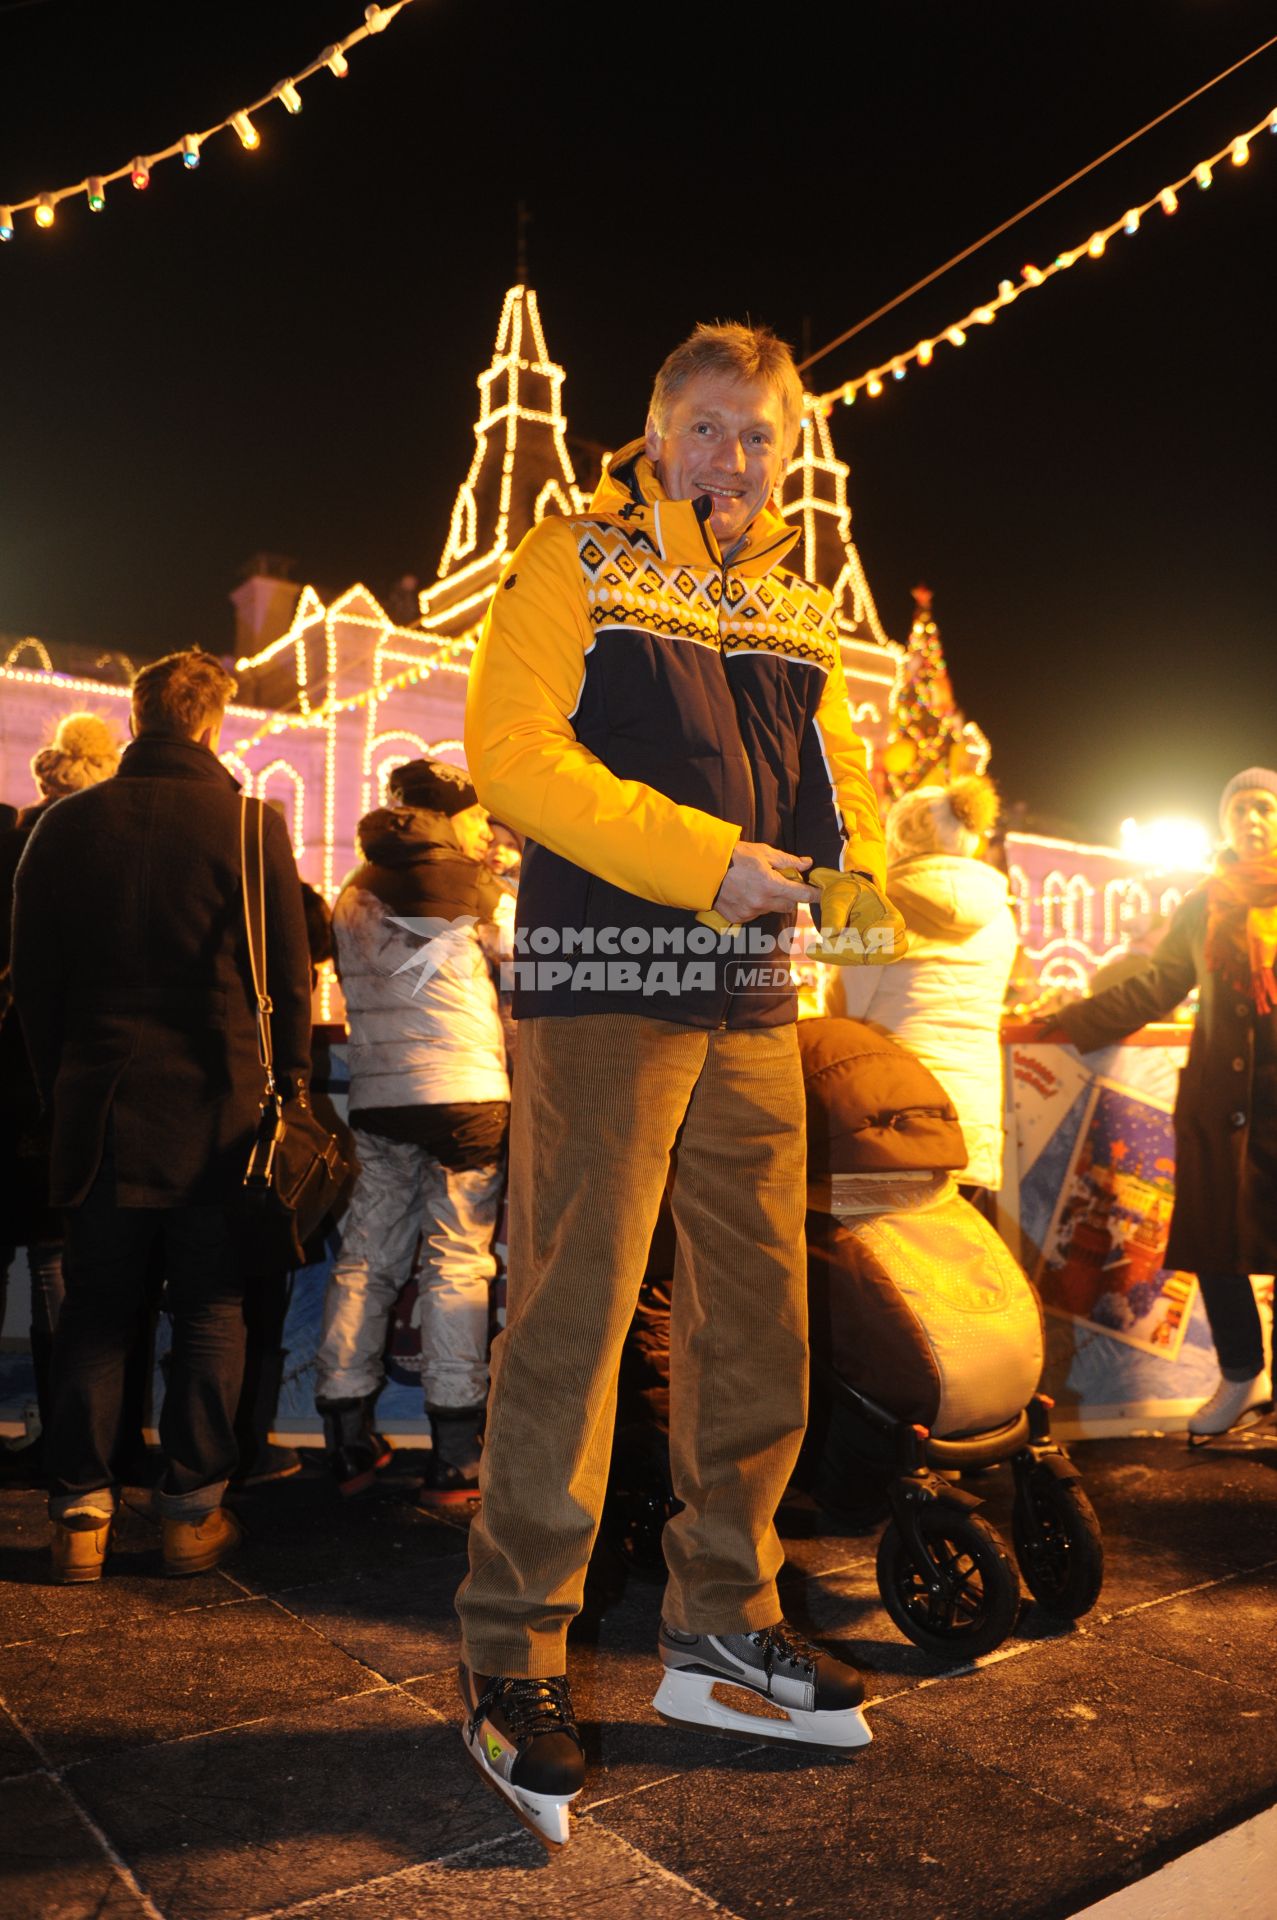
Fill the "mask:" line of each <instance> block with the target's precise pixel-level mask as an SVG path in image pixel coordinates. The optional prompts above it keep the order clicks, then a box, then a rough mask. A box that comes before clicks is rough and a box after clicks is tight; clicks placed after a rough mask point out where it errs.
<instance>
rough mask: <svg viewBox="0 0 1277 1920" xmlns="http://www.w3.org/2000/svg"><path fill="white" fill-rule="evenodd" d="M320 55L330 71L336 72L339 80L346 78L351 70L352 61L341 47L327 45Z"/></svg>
mask: <svg viewBox="0 0 1277 1920" xmlns="http://www.w3.org/2000/svg"><path fill="white" fill-rule="evenodd" d="M319 57H320V59H321V60H322V61H323V63H324V65H325V66H326V67H327V69H328V71H329V73H335V74H336V75H337V78H338V79H339V80H344V79H345V78H346V75H347V74H348V73H349V72H350V62H349V60H347V58H346V56H345V54H344V53H343V52H342V50H341V48H340V47H325V48H324V51H323V52H322V53H321V54H320V56H319Z"/></svg>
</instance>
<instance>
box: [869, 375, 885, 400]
mask: <svg viewBox="0 0 1277 1920" xmlns="http://www.w3.org/2000/svg"><path fill="white" fill-rule="evenodd" d="M865 390H866V392H867V393H869V394H870V396H871V397H872V398H873V399H875V400H876V399H877V398H878V395H879V394H880V393H881V392H882V381H881V380H880V379H879V378H878V376H877V374H876V373H871V374H870V376H869V378H868V380H867V381H866V382H865Z"/></svg>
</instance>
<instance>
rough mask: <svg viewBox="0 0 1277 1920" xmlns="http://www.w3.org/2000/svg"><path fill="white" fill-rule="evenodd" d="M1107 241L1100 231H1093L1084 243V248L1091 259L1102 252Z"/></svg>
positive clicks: (1097, 257) (1096, 257) (1097, 256)
mask: <svg viewBox="0 0 1277 1920" xmlns="http://www.w3.org/2000/svg"><path fill="white" fill-rule="evenodd" d="M1106 245H1107V242H1106V240H1105V238H1104V235H1103V234H1102V233H1093V234H1092V235H1091V237H1090V239H1089V240H1088V241H1087V243H1086V250H1087V252H1088V253H1089V254H1090V256H1091V258H1092V260H1098V259H1099V258H1100V256H1101V255H1102V254H1103V252H1104V248H1105V246H1106Z"/></svg>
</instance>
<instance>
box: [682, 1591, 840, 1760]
mask: <svg viewBox="0 0 1277 1920" xmlns="http://www.w3.org/2000/svg"><path fill="white" fill-rule="evenodd" d="M660 1649H661V1660H662V1662H663V1664H664V1667H665V1677H664V1679H663V1680H662V1681H661V1684H660V1686H659V1687H658V1688H657V1691H656V1698H655V1699H654V1700H653V1702H652V1705H653V1706H654V1707H655V1709H656V1711H657V1712H658V1713H659V1714H660V1716H661V1718H662V1720H670V1721H674V1722H676V1723H677V1724H678V1725H679V1726H684V1727H709V1728H711V1729H712V1730H713V1731H715V1732H717V1733H735V1734H744V1735H745V1736H746V1737H747V1738H749V1739H751V1740H775V1741H788V1740H798V1741H802V1742H804V1743H805V1744H807V1745H809V1746H816V1747H842V1748H849V1747H864V1746H867V1745H868V1744H869V1742H870V1741H871V1740H872V1739H873V1735H872V1734H871V1733H870V1731H869V1728H868V1726H867V1725H866V1723H865V1717H864V1715H863V1713H861V1711H860V1706H861V1702H862V1701H863V1700H864V1697H865V1689H864V1684H863V1682H862V1681H861V1678H860V1675H859V1674H858V1673H857V1672H856V1670H855V1668H854V1667H849V1666H846V1665H845V1664H844V1663H843V1662H842V1661H841V1660H835V1659H834V1657H833V1655H832V1654H829V1653H822V1652H821V1650H820V1648H819V1647H814V1646H812V1644H811V1642H810V1641H808V1640H804V1639H803V1637H802V1635H801V1634H799V1633H796V1632H795V1631H794V1629H793V1628H792V1627H790V1626H787V1625H786V1623H785V1622H784V1621H783V1620H779V1621H777V1623H776V1625H775V1626H774V1627H767V1628H765V1629H764V1630H763V1631H761V1632H759V1633H728V1634H719V1633H699V1634H698V1633H683V1632H681V1631H680V1630H679V1629H678V1628H677V1627H670V1626H667V1625H666V1624H665V1622H664V1621H662V1622H661V1635H660ZM724 1682H726V1683H727V1684H728V1685H729V1686H735V1687H748V1688H749V1690H750V1691H751V1692H752V1693H756V1694H758V1696H759V1697H760V1699H763V1700H766V1701H768V1702H769V1703H770V1704H771V1705H772V1706H773V1707H779V1708H781V1709H782V1710H783V1712H784V1714H785V1718H784V1719H783V1720H781V1719H772V1718H771V1717H766V1718H764V1716H763V1715H762V1714H757V1713H744V1712H741V1711H740V1710H738V1709H737V1708H735V1707H729V1706H728V1705H727V1704H726V1702H725V1701H722V1700H718V1699H716V1698H715V1697H714V1688H715V1687H716V1686H720V1685H722V1684H723V1683H724Z"/></svg>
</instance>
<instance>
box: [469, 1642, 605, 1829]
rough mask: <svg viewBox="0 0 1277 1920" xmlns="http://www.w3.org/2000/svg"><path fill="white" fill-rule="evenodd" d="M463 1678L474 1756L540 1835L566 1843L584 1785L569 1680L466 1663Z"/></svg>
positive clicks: (470, 1750) (480, 1767) (471, 1748)
mask: <svg viewBox="0 0 1277 1920" xmlns="http://www.w3.org/2000/svg"><path fill="white" fill-rule="evenodd" d="M458 1679H459V1681H460V1685H461V1699H462V1704H463V1705H464V1707H465V1710H466V1719H465V1724H464V1726H463V1727H462V1729H461V1737H462V1739H463V1740H464V1741H465V1743H466V1750H467V1751H468V1753H469V1755H470V1758H471V1759H472V1760H473V1761H474V1763H475V1765H476V1766H477V1767H478V1769H479V1771H480V1772H481V1773H482V1774H484V1775H485V1776H486V1778H487V1779H488V1780H489V1781H490V1782H491V1783H492V1785H493V1786H494V1787H495V1788H496V1789H497V1791H498V1792H499V1793H502V1794H504V1796H505V1798H506V1799H507V1800H508V1801H509V1802H510V1805H511V1806H512V1807H513V1808H514V1811H515V1813H516V1814H517V1815H518V1816H519V1819H520V1820H522V1822H523V1824H524V1826H525V1827H528V1828H530V1829H531V1831H532V1832H533V1833H535V1834H536V1836H537V1838H538V1839H539V1840H541V1841H543V1842H544V1843H545V1845H546V1846H547V1847H549V1848H551V1849H552V1850H553V1849H554V1848H557V1847H562V1846H565V1845H566V1844H567V1840H568V1832H569V1828H568V1808H569V1807H570V1806H571V1804H572V1802H573V1801H574V1800H575V1799H576V1796H577V1794H578V1793H580V1791H581V1788H582V1787H583V1786H584V1785H585V1754H584V1752H583V1751H582V1748H581V1736H580V1734H579V1733H578V1732H577V1730H576V1722H575V1721H574V1720H573V1718H572V1696H571V1694H570V1693H569V1692H568V1683H567V1680H566V1679H565V1678H563V1677H562V1676H561V1675H560V1676H558V1677H556V1678H555V1679H552V1680H517V1679H512V1678H510V1677H509V1676H508V1675H506V1674H500V1673H498V1674H492V1675H489V1674H483V1673H471V1671H470V1669H469V1667H467V1666H465V1665H464V1664H463V1665H462V1666H461V1667H460V1668H459V1669H458Z"/></svg>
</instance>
